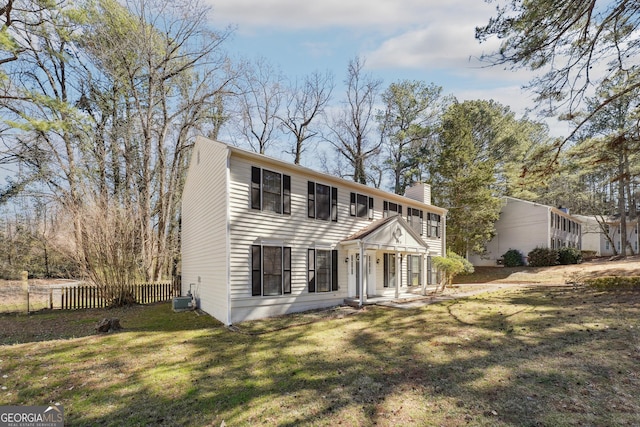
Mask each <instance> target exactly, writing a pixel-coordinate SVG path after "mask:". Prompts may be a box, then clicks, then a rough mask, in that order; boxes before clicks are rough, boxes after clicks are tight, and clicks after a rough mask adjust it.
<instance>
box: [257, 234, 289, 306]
mask: <svg viewBox="0 0 640 427" xmlns="http://www.w3.org/2000/svg"><path fill="white" fill-rule="evenodd" d="M290 293H291V248H290V247H286V246H260V245H253V246H251V295H252V296H261V295H262V296H274V295H282V294H290Z"/></svg>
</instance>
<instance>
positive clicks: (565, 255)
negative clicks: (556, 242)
mask: <svg viewBox="0 0 640 427" xmlns="http://www.w3.org/2000/svg"><path fill="white" fill-rule="evenodd" d="M558 262H559V263H560V264H562V265H567V264H580V263H581V262H582V252H580V250H579V249H576V248H561V249H560V250H559V251H558Z"/></svg>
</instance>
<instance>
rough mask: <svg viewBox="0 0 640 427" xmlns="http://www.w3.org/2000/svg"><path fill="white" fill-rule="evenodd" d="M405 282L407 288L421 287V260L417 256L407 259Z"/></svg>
mask: <svg viewBox="0 0 640 427" xmlns="http://www.w3.org/2000/svg"><path fill="white" fill-rule="evenodd" d="M407 280H408V281H409V286H420V285H422V259H421V257H420V256H418V255H409V256H408V257H407Z"/></svg>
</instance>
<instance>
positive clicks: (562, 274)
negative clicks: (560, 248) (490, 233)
mask: <svg viewBox="0 0 640 427" xmlns="http://www.w3.org/2000/svg"><path fill="white" fill-rule="evenodd" d="M601 276H640V256H639V255H635V256H631V257H627V258H625V259H623V260H614V261H610V260H609V258H597V259H593V260H590V261H586V262H584V263H582V264H576V265H557V266H553V267H513V268H509V267H476V271H475V273H474V274H472V275H469V276H458V277H457V278H456V282H457V283H458V284H470V283H473V284H480V283H485V284H486V283H516V284H551V285H562V284H572V283H579V282H580V281H582V280H584V279H588V278H594V277H601Z"/></svg>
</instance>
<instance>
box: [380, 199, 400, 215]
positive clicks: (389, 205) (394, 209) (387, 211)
mask: <svg viewBox="0 0 640 427" xmlns="http://www.w3.org/2000/svg"><path fill="white" fill-rule="evenodd" d="M393 215H402V205H399V204H397V203H393V202H387V201H385V202H384V203H383V212H382V216H383V218H387V217H390V216H393Z"/></svg>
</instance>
